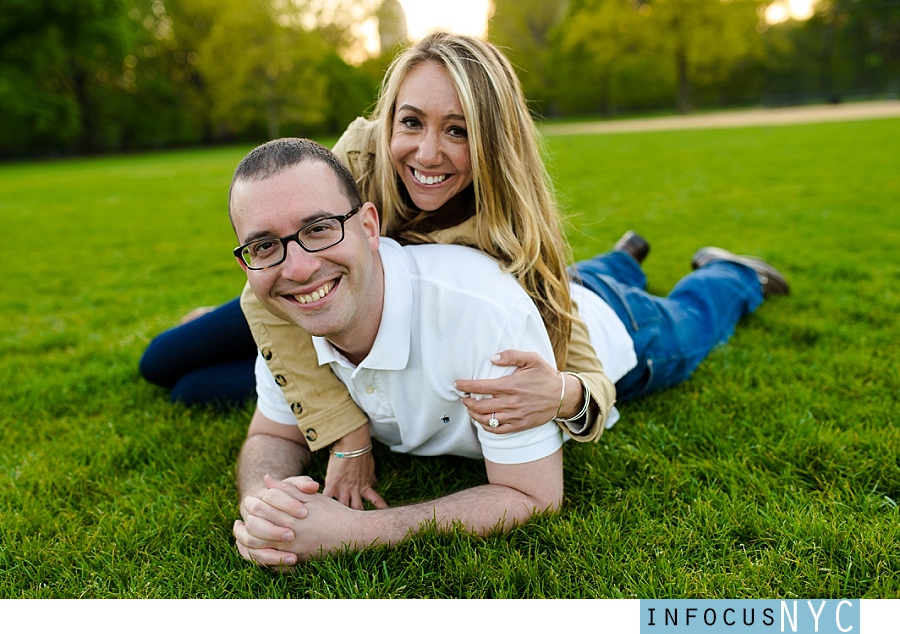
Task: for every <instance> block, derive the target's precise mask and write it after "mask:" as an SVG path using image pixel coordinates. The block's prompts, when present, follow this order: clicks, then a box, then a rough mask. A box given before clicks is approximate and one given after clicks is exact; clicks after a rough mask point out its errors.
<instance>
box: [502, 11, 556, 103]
mask: <svg viewBox="0 0 900 634" xmlns="http://www.w3.org/2000/svg"><path fill="white" fill-rule="evenodd" d="M493 4H494V13H493V15H492V16H491V19H490V23H489V35H490V39H491V41H492V42H494V44H496V45H497V46H500V47H502V48H503V49H504V52H505V53H506V54H507V57H509V60H510V62H512V64H513V66H514V67H515V68H516V71H517V73H518V75H519V79H520V81H521V82H522V90H523V91H524V92H525V94H526V95H527V96H528V98H529V99H531V100H534V101H537V102H538V103H550V102H551V101H552V96H553V92H554V86H553V80H552V77H553V74H554V70H555V69H554V68H553V58H554V55H555V49H556V47H555V29H556V27H557V26H558V25H559V24H560V22H561V21H562V19H563V16H565V14H566V10H567V8H568V4H569V2H568V0H562V1H559V2H546V1H545V0H494V3H493Z"/></svg>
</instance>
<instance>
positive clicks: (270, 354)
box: [259, 348, 273, 361]
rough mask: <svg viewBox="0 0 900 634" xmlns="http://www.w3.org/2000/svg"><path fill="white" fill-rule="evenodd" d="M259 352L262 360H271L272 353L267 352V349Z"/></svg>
mask: <svg viewBox="0 0 900 634" xmlns="http://www.w3.org/2000/svg"><path fill="white" fill-rule="evenodd" d="M259 352H260V354H262V358H263V359H265V360H266V361H271V360H272V356H273V355H272V351H271V350H269V349H268V348H263V349H262V350H260V351H259Z"/></svg>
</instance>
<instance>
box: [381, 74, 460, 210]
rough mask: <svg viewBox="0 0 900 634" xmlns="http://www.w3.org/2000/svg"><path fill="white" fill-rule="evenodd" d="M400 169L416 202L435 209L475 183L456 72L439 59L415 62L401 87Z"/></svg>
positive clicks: (396, 139)
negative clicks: (454, 80) (453, 75)
mask: <svg viewBox="0 0 900 634" xmlns="http://www.w3.org/2000/svg"><path fill="white" fill-rule="evenodd" d="M391 158H392V160H393V163H394V169H395V170H396V172H397V174H399V175H400V180H401V181H402V182H403V184H404V185H405V186H406V190H407V192H408V193H409V196H410V198H411V199H412V202H413V204H414V205H415V206H416V207H418V208H419V209H421V210H422V211H434V210H437V209H440V208H441V207H443V206H444V205H445V204H446V203H447V202H448V201H449V200H450V199H452V198H453V197H454V196H456V195H457V194H459V193H460V192H461V191H462V190H464V189H465V188H466V187H468V186H469V185H470V184H471V183H472V163H471V160H470V158H469V136H468V132H467V129H466V120H465V117H464V116H463V110H462V106H461V105H460V103H459V97H458V96H457V94H456V89H455V88H454V87H453V83H452V82H451V81H450V74H449V73H448V72H447V70H446V69H445V68H444V67H443V66H442V65H440V64H438V63H437V62H423V63H421V64H419V65H418V66H416V67H415V68H413V69H412V70H411V71H410V72H409V74H408V75H407V76H406V78H405V79H404V80H403V83H402V84H400V90H399V91H398V93H397V102H396V104H395V107H394V121H393V126H392V132H391Z"/></svg>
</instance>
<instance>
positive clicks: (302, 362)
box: [241, 118, 616, 451]
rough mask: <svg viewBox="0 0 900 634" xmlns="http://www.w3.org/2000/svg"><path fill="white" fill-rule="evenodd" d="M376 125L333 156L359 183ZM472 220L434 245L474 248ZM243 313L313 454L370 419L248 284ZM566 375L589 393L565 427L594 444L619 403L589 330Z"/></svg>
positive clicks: (580, 326) (583, 329) (575, 336)
mask: <svg viewBox="0 0 900 634" xmlns="http://www.w3.org/2000/svg"><path fill="white" fill-rule="evenodd" d="M375 138H376V127H375V124H374V123H372V122H370V121H367V120H365V119H362V118H359V119H357V120H356V121H354V122H353V123H351V124H350V127H349V128H347V131H346V132H344V134H343V135H342V136H341V138H340V139H339V140H338V142H337V144H336V145H335V147H334V153H335V154H336V155H337V156H338V158H339V159H341V161H343V162H344V164H345V165H347V166H348V167H349V168H350V171H351V172H352V173H353V175H354V176H355V177H356V179H357V181H360V180H361V179H363V178H368V177H369V176H370V175H371V174H372V167H373V166H374V163H375ZM473 225H474V222H473V219H469V220H467V221H466V222H464V223H462V224H461V225H459V226H457V227H452V228H450V229H445V230H442V231H438V232H435V233H434V234H432V237H433V238H434V239H435V241H436V242H440V243H455V244H467V245H469V246H475V233H474V226H473ZM241 308H242V309H243V311H244V315H245V316H246V318H247V322H248V323H249V324H250V330H251V331H252V333H253V338H254V340H255V341H256V345H257V347H258V348H259V350H260V353H261V354H262V357H263V359H265V361H266V364H267V365H268V366H269V369H270V370H271V371H272V374H273V375H274V377H275V381H276V382H277V383H278V385H279V386H280V387H281V391H282V392H283V393H284V396H285V398H286V399H287V402H288V403H290V406H291V410H293V412H294V415H295V416H296V417H297V424H298V425H299V427H300V430H301V431H302V432H303V435H304V436H305V437H306V440H307V441H308V442H309V446H310V448H311V449H312V450H314V451H315V450H318V449H321V448H323V447H326V446H328V445H330V444H332V443H334V442H335V441H337V440H339V439H341V438H343V437H344V436H346V435H347V434H349V433H350V432H352V431H354V430H356V429H358V428H360V427H361V426H362V425H364V424H365V423H366V422H368V418H367V417H366V415H365V414H364V413H363V412H362V410H360V409H359V408H358V407H357V406H356V404H355V403H354V402H353V399H351V398H350V394H349V393H348V392H347V389H346V388H345V387H344V385H343V384H342V383H341V382H340V381H339V380H338V379H337V377H336V376H335V375H334V374H333V373H332V372H331V369H330V368H329V367H328V366H327V365H325V366H320V365H319V363H318V358H317V356H316V351H315V348H313V345H312V338H311V337H310V336H309V335H308V334H306V333H305V332H303V331H302V330H300V329H299V328H298V327H297V326H295V325H293V324H291V323H289V322H286V321H283V320H282V319H280V318H278V317H275V316H274V315H272V314H271V313H270V312H269V311H268V310H267V309H266V308H265V306H264V305H263V304H262V303H261V302H260V301H259V300H258V299H257V298H256V296H255V295H254V294H253V291H252V290H251V289H250V286H249V284H248V285H246V286H244V291H243V293H242V294H241ZM565 369H566V370H568V371H570V372H577V373H579V374H580V375H581V377H582V378H583V379H584V380H585V382H586V383H587V384H588V386H589V387H590V390H591V401H592V402H591V407H590V408H589V416H588V422H587V423H586V424H585V426H584V429H583V430H580V432H579V433H574V432H573V430H571V429H569V428H567V427H565V426H564V425H561V426H562V428H563V430H564V431H566V432H567V433H568V434H569V435H570V436H571V437H572V438H573V439H575V440H578V441H581V442H587V441H596V440H597V439H598V438H599V437H600V434H602V433H603V429H604V423H605V422H606V418H607V417H608V416H609V411H610V409H611V408H612V406H613V404H614V403H615V395H616V390H615V386H614V385H613V384H612V382H611V381H610V380H609V378H608V377H607V376H606V374H604V372H603V367H602V366H601V364H600V361H599V360H598V359H597V354H596V353H595V352H594V349H593V347H592V346H591V343H590V338H589V336H588V331H587V326H585V324H584V322H583V321H582V320H581V319H580V318H577V315H576V319H575V320H573V322H572V334H571V337H570V339H569V348H568V359H567V361H566V367H565Z"/></svg>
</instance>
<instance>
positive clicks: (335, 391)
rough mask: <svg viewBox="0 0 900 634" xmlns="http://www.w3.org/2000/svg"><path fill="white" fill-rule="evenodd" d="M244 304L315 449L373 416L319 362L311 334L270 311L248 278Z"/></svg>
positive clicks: (272, 368)
mask: <svg viewBox="0 0 900 634" xmlns="http://www.w3.org/2000/svg"><path fill="white" fill-rule="evenodd" d="M241 309H242V310H243V311H244V317H246V318H247V324H248V325H249V326H250V331H251V332H252V333H253V339H254V340H255V341H256V346H257V348H259V352H260V355H261V356H262V358H263V360H264V362H265V363H264V364H265V365H266V366H267V367H268V369H269V371H270V372H269V373H270V374H271V376H273V377H274V381H275V383H276V386H277V387H278V388H279V389H280V391H281V393H282V395H283V397H284V399H285V400H286V401H287V403H288V406H289V409H290V411H291V412H292V414H293V416H294V419H295V423H296V424H297V425H299V427H300V431H301V432H303V436H304V437H305V438H306V441H307V443H308V444H309V447H310V449H312V450H313V451H316V450H318V449H321V448H323V447H326V446H328V445H330V444H331V443H333V442H336V441H338V440H340V439H341V438H343V437H344V436H346V435H347V434H349V433H350V432H352V431H354V430H356V429H359V428H360V427H362V426H363V425H365V424H366V423H367V422H368V420H369V419H368V417H366V415H365V414H364V413H363V412H362V411H361V410H360V409H359V407H357V405H356V403H354V402H353V399H352V398H351V397H350V394H349V392H347V387H346V386H345V385H344V384H343V383H341V382H340V380H338V378H337V377H336V376H335V375H334V373H333V372H332V371H331V368H330V367H329V366H328V365H319V358H318V356H317V355H316V350H315V347H313V342H312V337H310V336H309V334H307V333H306V332H304V331H303V330H301V329H300V328H299V327H298V326H296V325H294V324H292V323H289V322H287V321H284V320H283V319H279V318H278V317H276V316H275V315H273V314H272V313H270V312H269V311H268V310H267V309H266V307H265V306H264V305H263V304H262V303H261V302H260V301H259V299H257V297H256V295H254V294H253V290H252V289H251V288H250V285H249V284H247V285H246V286H245V287H244V292H243V294H242V295H241ZM264 413H265V412H264ZM273 420H275V419H273Z"/></svg>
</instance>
